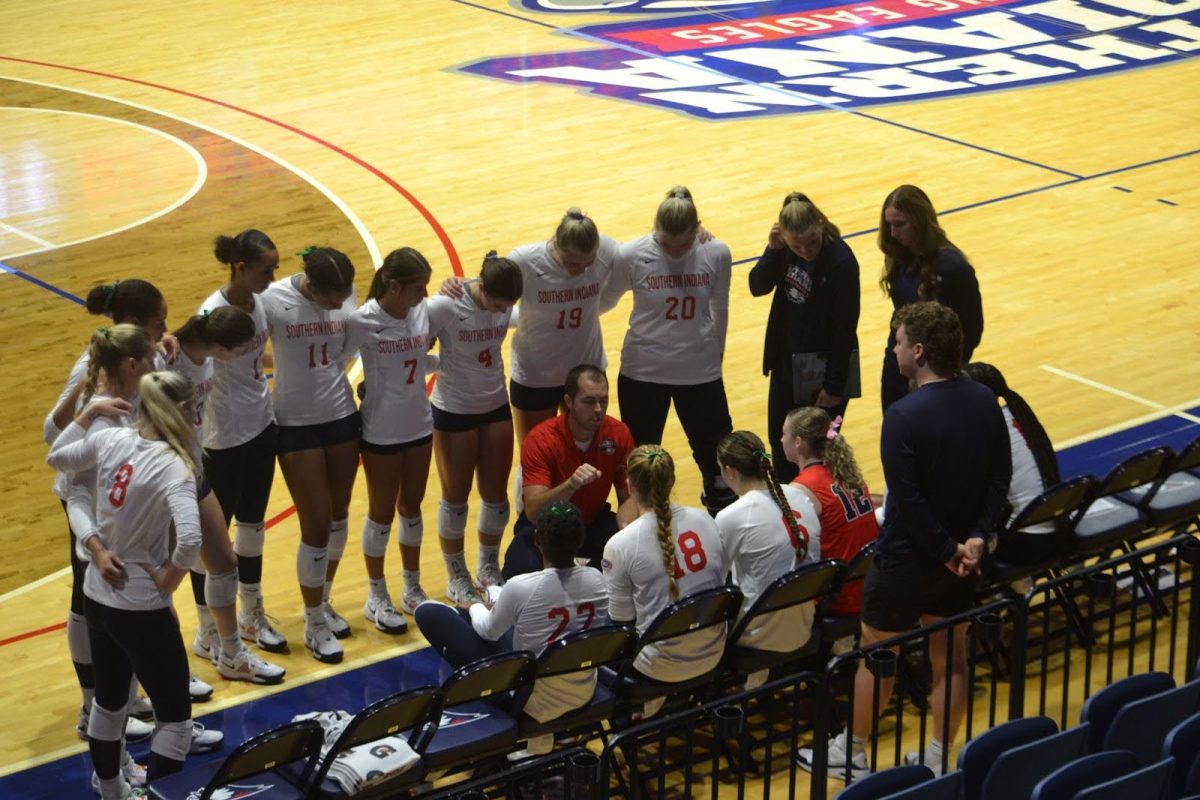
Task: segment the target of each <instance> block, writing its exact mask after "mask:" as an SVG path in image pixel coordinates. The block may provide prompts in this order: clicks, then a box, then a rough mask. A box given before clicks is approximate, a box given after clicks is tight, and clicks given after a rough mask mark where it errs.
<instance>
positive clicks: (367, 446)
mask: <svg viewBox="0 0 1200 800" xmlns="http://www.w3.org/2000/svg"><path fill="white" fill-rule="evenodd" d="M432 441H433V434H432V433H431V434H429V435H428V436H422V437H421V438H420V439H413V440H412V441H411V442H399V443H398V444H371V443H370V442H368V441H367V440H366V439H363V440H362V443H361V444H360V445H359V446H358V448H359V449H360V450H362V452H364V453H373V454H374V455H377V456H394V455H396V454H397V453H401V452H403V451H405V450H408V449H410V448H413V447H420V446H421V445H423V444H429V443H430V442H432Z"/></svg>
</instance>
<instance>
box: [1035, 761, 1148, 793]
mask: <svg viewBox="0 0 1200 800" xmlns="http://www.w3.org/2000/svg"><path fill="white" fill-rule="evenodd" d="M1141 766H1142V765H1141V764H1139V763H1138V760H1137V756H1135V755H1134V754H1133V753H1129V752H1125V751H1123V750H1112V751H1109V752H1106V753H1093V754H1092V755H1090V756H1084V757H1083V758H1080V759H1078V760H1076V761H1072V762H1070V763H1069V764H1064V765H1063V766H1061V767H1059V768H1058V769H1056V770H1054V772H1051V773H1050V774H1049V775H1047V776H1046V777H1045V778H1042V780H1041V781H1040V782H1039V783H1038V785H1037V786H1035V787H1034V788H1033V794H1032V795H1030V798H1029V800H1075V797H1076V796H1077V795H1078V794H1079V792H1081V791H1083V790H1084V789H1088V788H1091V787H1092V786H1098V785H1099V784H1102V783H1105V782H1107V781H1111V780H1115V779H1117V778H1123V777H1125V776H1126V775H1129V774H1130V773H1133V772H1137V771H1138V770H1139V769H1141ZM1125 800H1132V798H1128V797H1127V798H1125ZM1144 800H1156V798H1153V797H1146V798H1144Z"/></svg>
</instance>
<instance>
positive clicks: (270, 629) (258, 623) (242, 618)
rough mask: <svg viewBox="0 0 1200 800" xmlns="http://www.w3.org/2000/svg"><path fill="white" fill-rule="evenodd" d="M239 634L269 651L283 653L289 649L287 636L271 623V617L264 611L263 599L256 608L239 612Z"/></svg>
mask: <svg viewBox="0 0 1200 800" xmlns="http://www.w3.org/2000/svg"><path fill="white" fill-rule="evenodd" d="M238 634H239V635H241V637H242V638H243V639H245V640H246V641H248V642H254V643H255V644H257V645H258V646H259V647H260V648H262V649H263V650H266V651H267V652H268V653H282V652H284V651H285V650H287V637H286V636H284V635H283V634H282V633H280V632H279V631H278V630H276V628H275V626H274V625H272V624H271V618H270V617H268V616H267V612H265V611H263V605H262V600H261V599H259V601H258V604H257V605H256V606H255V607H254V608H252V609H250V610H249V611H242V613H240V614H238Z"/></svg>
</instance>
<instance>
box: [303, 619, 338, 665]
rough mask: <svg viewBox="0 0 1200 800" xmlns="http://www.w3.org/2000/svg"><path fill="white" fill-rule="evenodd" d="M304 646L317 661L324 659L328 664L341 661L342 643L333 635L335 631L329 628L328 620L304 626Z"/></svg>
mask: <svg viewBox="0 0 1200 800" xmlns="http://www.w3.org/2000/svg"><path fill="white" fill-rule="evenodd" d="M304 646H305V647H307V648H308V649H309V651H310V652H311V653H312V655H313V658H315V659H316V660H317V661H324V662H325V663H326V664H338V663H341V660H342V645H341V644H340V643H339V642H338V640H337V637H336V636H334V635H333V631H331V630H329V625H328V623H326V622H317V623H314V624H313V625H305V626H304Z"/></svg>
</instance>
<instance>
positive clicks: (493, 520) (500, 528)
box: [479, 503, 508, 536]
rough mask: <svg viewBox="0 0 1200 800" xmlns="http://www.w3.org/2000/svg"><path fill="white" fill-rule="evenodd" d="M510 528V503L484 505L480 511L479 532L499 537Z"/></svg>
mask: <svg viewBox="0 0 1200 800" xmlns="http://www.w3.org/2000/svg"><path fill="white" fill-rule="evenodd" d="M507 527H508V503H484V504H483V506H482V507H481V508H480V509H479V532H480V533H483V534H486V535H488V536H499V535H501V534H502V533H504V529H505V528H507Z"/></svg>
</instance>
